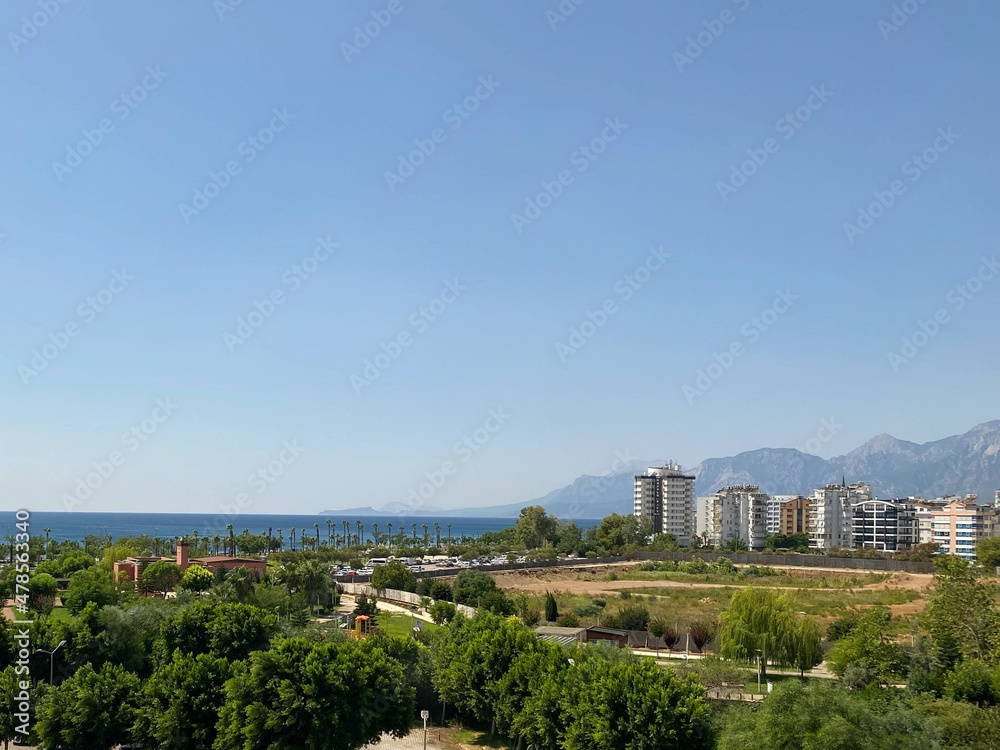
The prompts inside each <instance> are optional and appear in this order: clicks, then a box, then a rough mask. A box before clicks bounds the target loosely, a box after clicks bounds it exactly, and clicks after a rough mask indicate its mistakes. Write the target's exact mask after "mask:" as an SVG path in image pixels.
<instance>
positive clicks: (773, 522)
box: [764, 495, 795, 535]
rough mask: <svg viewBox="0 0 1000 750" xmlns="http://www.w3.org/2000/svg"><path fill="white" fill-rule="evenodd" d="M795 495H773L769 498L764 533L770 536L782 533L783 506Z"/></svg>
mask: <svg viewBox="0 0 1000 750" xmlns="http://www.w3.org/2000/svg"><path fill="white" fill-rule="evenodd" d="M793 497H795V495H772V496H770V497H768V498H767V502H766V503H765V508H766V509H765V512H764V531H765V533H767V534H768V535H771V534H780V533H781V504H782V503H784V502H786V501H788V500H790V499H791V498H793Z"/></svg>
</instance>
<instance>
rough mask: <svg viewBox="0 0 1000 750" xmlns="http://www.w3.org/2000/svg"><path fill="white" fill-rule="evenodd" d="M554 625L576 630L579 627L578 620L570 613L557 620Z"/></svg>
mask: <svg viewBox="0 0 1000 750" xmlns="http://www.w3.org/2000/svg"><path fill="white" fill-rule="evenodd" d="M556 625H559V626H560V627H564V628H578V627H580V618H579V617H577V616H576V615H574V614H573V613H572V612H567V613H566V614H564V615H563V616H562V617H560V618H559V619H558V620H556Z"/></svg>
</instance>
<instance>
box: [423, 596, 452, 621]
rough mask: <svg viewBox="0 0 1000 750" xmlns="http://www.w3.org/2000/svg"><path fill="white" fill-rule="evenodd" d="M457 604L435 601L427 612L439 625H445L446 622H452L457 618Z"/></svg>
mask: <svg viewBox="0 0 1000 750" xmlns="http://www.w3.org/2000/svg"><path fill="white" fill-rule="evenodd" d="M455 612H456V610H455V605H454V604H452V603H451V602H445V601H440V602H434V603H433V604H432V605H431V606H430V608H429V609H428V610H427V614H429V615H430V616H431V619H432V620H434V622H435V623H437V624H438V625H443V624H444V623H446V622H451V621H452V620H454V619H455Z"/></svg>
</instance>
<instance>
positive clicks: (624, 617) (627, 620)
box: [604, 604, 650, 630]
mask: <svg viewBox="0 0 1000 750" xmlns="http://www.w3.org/2000/svg"><path fill="white" fill-rule="evenodd" d="M649 619H650V615H649V609H648V608H647V607H646V605H644V604H626V605H625V606H624V607H622V608H621V609H620V610H618V611H617V612H615V613H614V614H611V615H605V617H604V624H605V626H606V627H609V628H619V629H621V630H646V628H647V627H648V626H649Z"/></svg>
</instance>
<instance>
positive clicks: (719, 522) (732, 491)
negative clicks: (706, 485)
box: [696, 484, 770, 549]
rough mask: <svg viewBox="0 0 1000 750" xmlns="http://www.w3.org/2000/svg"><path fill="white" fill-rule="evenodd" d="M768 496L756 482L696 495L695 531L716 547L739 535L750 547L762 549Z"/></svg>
mask: <svg viewBox="0 0 1000 750" xmlns="http://www.w3.org/2000/svg"><path fill="white" fill-rule="evenodd" d="M769 500H770V498H769V497H768V496H767V493H764V492H761V491H760V487H758V486H757V485H755V484H743V485H734V486H732V487H723V488H722V489H721V490H719V491H718V492H716V493H715V494H714V495H712V496H710V497H699V498H698V509H697V512H696V525H697V528H696V532H697V533H698V534H699V536H702V537H703V538H706V539H707V541H708V543H709V544H712V545H713V546H716V547H723V546H725V545H726V544H728V543H729V542H730V541H732V540H733V539H740V540H741V541H743V542H744V543H745V544H746V545H747V547H749V548H750V549H763V548H764V542H765V540H766V538H767V510H768V501H769Z"/></svg>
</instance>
